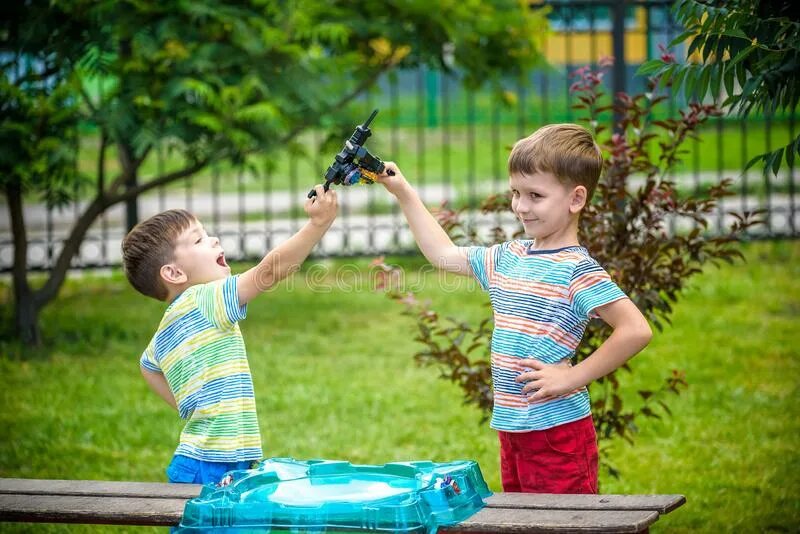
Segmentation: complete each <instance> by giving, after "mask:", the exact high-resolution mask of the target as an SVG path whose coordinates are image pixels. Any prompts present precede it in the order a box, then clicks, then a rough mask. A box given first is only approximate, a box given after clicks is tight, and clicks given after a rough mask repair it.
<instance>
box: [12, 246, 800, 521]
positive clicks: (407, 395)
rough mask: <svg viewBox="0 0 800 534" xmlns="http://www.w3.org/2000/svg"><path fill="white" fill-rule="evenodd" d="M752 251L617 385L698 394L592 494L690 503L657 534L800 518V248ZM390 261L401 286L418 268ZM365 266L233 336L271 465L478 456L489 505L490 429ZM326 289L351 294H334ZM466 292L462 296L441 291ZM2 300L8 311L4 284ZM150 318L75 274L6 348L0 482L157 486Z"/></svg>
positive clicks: (157, 412)
mask: <svg viewBox="0 0 800 534" xmlns="http://www.w3.org/2000/svg"><path fill="white" fill-rule="evenodd" d="M745 250H746V255H747V258H748V261H747V263H746V264H740V265H736V266H733V267H731V266H724V267H723V268H721V269H716V268H713V267H709V268H708V269H707V271H706V272H705V273H704V274H703V275H702V276H699V277H697V278H695V279H694V280H692V282H691V288H690V289H689V290H688V291H686V293H685V295H684V297H683V298H682V300H681V301H680V303H679V304H678V305H677V307H676V311H675V314H674V316H673V319H674V324H673V326H672V327H670V328H669V329H667V330H666V331H665V332H663V333H659V334H657V335H656V337H655V339H654V341H653V342H652V343H651V345H650V346H649V347H648V348H647V349H646V350H645V352H643V353H642V354H641V355H639V356H637V357H636V358H635V359H634V360H633V362H632V367H633V369H634V371H635V373H634V374H633V375H630V376H628V375H625V376H623V377H622V379H623V380H625V391H626V394H627V395H628V396H629V397H630V398H631V399H632V398H634V397H635V396H636V393H635V392H636V390H637V389H638V388H642V387H646V388H653V387H657V386H658V384H659V383H660V381H661V379H662V377H664V376H665V375H666V374H667V373H668V372H669V370H670V369H673V368H678V369H684V370H685V371H686V376H687V380H688V382H689V384H690V387H689V389H688V390H687V392H685V393H684V394H682V395H681V396H679V397H675V398H672V399H670V407H671V409H672V410H673V412H674V415H673V416H672V417H670V418H667V419H664V420H660V421H657V420H645V421H640V422H639V423H640V427H641V432H640V433H639V434H638V436H637V438H636V444H635V446H629V445H626V444H624V443H621V442H617V443H614V444H613V446H612V447H611V449H610V451H609V459H610V460H611V461H612V462H613V464H614V465H615V466H616V467H617V468H619V469H620V470H621V471H622V477H621V478H620V479H619V480H615V479H613V478H610V477H609V476H608V475H607V474H605V473H601V490H602V491H603V492H604V493H683V494H685V495H686V496H687V499H688V503H687V504H686V505H685V506H684V507H682V508H680V509H678V510H677V511H675V512H673V513H672V514H670V515H669V516H666V517H664V518H662V519H661V520H659V521H658V522H657V523H656V524H655V525H654V528H653V531H654V532H675V531H677V532H689V531H695V530H701V531H706V532H718V531H726V530H727V531H737V532H738V531H742V532H752V531H764V530H772V531H789V530H793V529H794V528H795V526H796V525H797V524H798V521H800V484H798V482H800V480H798V479H799V478H800V475H799V474H800V452H798V449H797V447H796V441H797V437H798V435H800V417H798V416H800V409H798V407H797V399H798V384H800V349H798V347H797V344H798V341H800V334H799V333H798V327H797V325H798V318H800V289H798V285H797V279H798V278H799V277H800V242H797V241H795V242H777V243H768V242H764V243H754V244H749V245H747V246H746V247H745ZM399 261H402V262H403V264H404V265H405V266H406V267H407V270H408V271H409V272H418V268H419V267H420V266H421V265H422V263H421V262H420V261H419V260H418V259H413V258H411V259H404V260H398V262H399ZM367 264H368V260H353V261H350V262H347V263H345V260H341V261H336V262H321V263H315V264H313V265H312V266H310V267H308V268H306V269H305V270H304V271H303V272H301V273H300V274H298V275H296V276H295V277H294V279H293V280H292V283H291V284H289V283H287V284H284V285H282V286H281V287H280V288H278V289H276V290H274V291H271V292H269V293H268V294H266V295H264V296H262V297H260V298H259V299H257V300H256V301H254V302H253V303H252V304H251V305H250V309H249V313H248V317H247V319H246V320H245V321H244V322H243V323H242V330H243V332H244V336H245V340H246V343H247V347H248V353H249V358H250V362H251V367H252V371H253V377H254V382H255V388H256V396H257V399H258V410H259V417H260V424H261V429H262V433H263V438H264V451H265V454H266V455H267V456H294V457H296V458H311V457H317V458H320V457H321V458H343V459H348V460H351V461H353V462H368V463H380V462H386V461H390V460H399V459H423V458H430V459H433V460H451V459H456V458H471V459H475V460H478V461H479V462H480V465H481V467H482V469H483V471H484V474H485V475H486V477H487V480H488V482H489V484H490V486H491V487H492V489H494V490H499V489H500V486H499V474H498V459H497V455H498V450H497V438H496V435H495V433H494V432H493V431H491V430H490V429H489V428H488V426H486V425H481V424H479V420H480V414H479V413H477V411H476V410H474V409H473V408H471V407H467V406H463V405H462V403H461V397H460V393H459V391H458V390H457V389H456V388H455V387H453V386H451V385H450V384H448V383H445V382H443V381H442V380H439V379H437V378H436V375H437V373H436V372H435V370H433V369H422V368H418V367H416V366H415V365H414V363H413V360H412V354H413V353H414V352H415V351H416V350H418V349H419V347H418V346H417V344H416V343H415V342H414V341H413V337H414V324H413V322H412V320H411V319H410V318H408V317H406V316H403V315H401V313H400V311H401V309H400V307H399V305H397V304H395V303H393V302H391V301H389V300H388V299H386V297H384V296H383V295H381V294H378V293H374V292H371V291H369V290H368V289H367V286H368V285H369V284H367V283H366V282H365V281H364V280H363V279H362V280H361V282H359V283H356V282H358V280H359V277H358V273H360V272H362V271H363V270H364V269H365V268H366V266H367ZM345 265H352V267H347V268H342V267H343V266H345ZM337 278H338V280H339V285H340V286H341V285H342V284H344V285H346V286H349V287H350V290H344V289H336V285H337V284H336V283H335V282H336V280H337ZM414 280H415V277H413V276H412V277H411V278H410V279H409V281H414ZM458 280H460V281H462V282H463V283H462V285H461V288H460V289H459V290H453V287H450V289H449V290H444V289H443V286H444V284H443V282H447V283H448V284H450V285H451V286H452V283H453V282H454V281H458ZM310 281H313V282H314V283H313V287H309V282H310ZM418 281H420V282H423V283H424V284H423V285H424V287H423V289H422V291H421V294H422V297H423V298H425V297H427V298H431V299H433V301H434V302H435V305H436V308H437V310H439V311H441V312H442V313H443V314H445V315H451V314H452V315H457V316H459V317H461V318H466V319H472V320H477V319H479V318H481V317H482V316H483V315H484V314H485V313H486V309H485V308H484V307H483V304H484V303H485V302H486V297H485V295H484V294H483V293H481V292H479V291H477V289H476V286H475V284H472V283H467V282H468V281H467V280H466V279H453V278H445V279H443V280H442V279H439V278H438V276H437V275H435V274H426V275H424V276H422V277H421V278H419V280H418ZM359 284H360V285H359ZM0 303H2V305H3V308H2V309H3V310H5V312H6V314H7V313H8V309H9V306H10V304H9V288H8V285H7V283H4V284H3V285H0ZM161 310H162V305H161V304H159V303H158V302H155V301H149V300H146V299H145V298H143V297H139V296H137V295H135V294H134V292H133V291H132V290H131V289H129V288H128V287H127V285H126V284H125V283H124V280H123V279H122V278H121V276H120V275H119V273H114V274H112V275H111V276H109V277H100V276H91V275H90V276H83V277H80V278H73V279H71V280H70V281H69V282H68V283H67V285H66V287H65V288H64V290H63V291H62V293H61V296H60V298H59V299H58V301H57V302H55V303H54V304H53V305H52V306H50V307H48V308H47V309H46V311H45V313H44V316H43V320H42V325H43V327H44V329H45V332H46V335H47V345H46V348H44V349H41V350H38V351H28V350H24V349H22V348H20V347H19V346H18V345H16V344H15V343H13V342H10V341H8V340H7V339H6V340H3V341H0V354H1V356H0V375H2V376H3V382H2V383H3V387H2V388H1V389H0V403H2V406H3V410H2V412H1V413H0V428H1V429H2V430H0V476H4V477H39V478H71V479H116V480H139V481H159V480H161V481H163V480H165V476H164V473H163V469H164V466H165V465H166V464H167V462H168V461H169V458H170V456H171V452H172V450H173V449H174V447H175V444H176V439H177V435H178V433H179V430H180V421H179V420H178V418H177V417H176V416H175V415H174V414H173V413H171V412H170V410H169V409H168V408H167V407H166V405H165V404H164V403H163V402H162V401H160V400H159V399H158V398H156V396H155V395H154V394H152V393H150V392H149V391H148V389H147V387H146V385H145V384H144V382H143V381H142V380H141V378H140V376H139V371H138V364H137V360H138V355H139V354H140V352H141V350H142V348H143V347H144V346H145V345H146V343H147V342H148V340H149V338H150V336H151V335H152V332H153V329H154V328H155V326H156V324H157V323H158V320H159V318H160V312H161ZM4 323H5V324H6V325H8V320H7V319H6V320H4ZM6 328H8V327H7V326H6ZM40 528H42V529H44V527H40ZM29 529H30V526H29V525H12V524H3V527H2V530H3V531H7V530H8V531H15V532H23V531H27V530H29ZM48 530H49V531H53V532H67V531H69V532H99V531H105V530H108V531H112V529H110V528H109V527H90V526H66V525H60V526H51V527H48ZM119 530H120V529H113V531H114V532H117V531H119ZM123 530H124V529H123ZM128 531H129V532H146V531H147V530H145V529H141V528H130V529H128ZM154 531H155V529H154Z"/></svg>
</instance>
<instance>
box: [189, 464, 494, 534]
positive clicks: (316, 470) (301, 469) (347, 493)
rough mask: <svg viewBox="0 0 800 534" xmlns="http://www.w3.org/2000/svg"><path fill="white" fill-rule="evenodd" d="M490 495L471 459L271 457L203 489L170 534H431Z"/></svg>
mask: <svg viewBox="0 0 800 534" xmlns="http://www.w3.org/2000/svg"><path fill="white" fill-rule="evenodd" d="M489 495H491V492H490V491H489V488H488V487H487V486H486V482H485V481H484V479H483V474H482V473H481V470H480V467H479V466H478V464H477V463H476V462H473V461H458V462H449V463H433V462H397V463H389V464H385V465H353V464H351V463H350V462H343V461H330V460H308V461H298V460H294V459H292V458H272V459H269V460H265V461H264V462H262V463H261V464H260V465H259V467H258V468H256V469H249V470H244V471H231V472H229V473H228V474H227V475H226V476H225V477H224V478H223V480H222V481H221V482H220V484H216V485H215V484H208V485H206V486H204V487H203V490H202V492H201V493H200V496H199V497H196V498H194V499H192V500H190V501H189V502H187V503H186V508H185V509H184V512H183V518H182V520H181V524H180V527H179V528H178V529H177V532H180V533H181V534H199V533H201V532H202V533H207V532H224V533H237V534H240V533H249V532H271V531H282V532H286V531H289V532H330V531H336V532H342V531H354V532H355V531H358V532H362V531H368V532H369V531H371V532H402V533H406V532H409V533H410V532H414V533H417V532H419V533H423V532H425V533H431V534H432V533H435V532H436V530H437V529H438V528H439V527H440V526H443V525H454V524H456V523H458V522H460V521H463V520H465V519H467V518H468V517H470V516H471V515H472V514H474V513H475V512H477V511H478V510H480V509H481V508H483V506H484V502H483V499H484V498H485V497H488V496H489Z"/></svg>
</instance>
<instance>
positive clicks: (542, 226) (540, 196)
mask: <svg viewBox="0 0 800 534" xmlns="http://www.w3.org/2000/svg"><path fill="white" fill-rule="evenodd" d="M508 184H509V187H510V188H511V211H513V212H514V215H516V216H517V218H518V219H519V220H520V222H522V226H523V227H524V228H525V234H526V235H527V236H528V237H531V238H533V239H536V240H537V241H539V242H548V241H549V240H550V239H552V240H554V241H555V242H557V241H558V240H559V239H560V238H561V237H563V236H562V233H563V232H565V231H567V230H568V229H569V228H570V225H571V224H572V221H573V219H574V217H575V215H576V214H577V213H579V212H580V210H581V209H582V208H583V206H584V204H585V199H586V189H585V188H584V187H583V186H568V185H566V184H562V183H561V182H559V180H558V178H556V177H555V176H554V175H553V174H552V173H549V172H536V173H533V174H519V175H517V174H514V175H512V176H511V177H510V178H509V180H508Z"/></svg>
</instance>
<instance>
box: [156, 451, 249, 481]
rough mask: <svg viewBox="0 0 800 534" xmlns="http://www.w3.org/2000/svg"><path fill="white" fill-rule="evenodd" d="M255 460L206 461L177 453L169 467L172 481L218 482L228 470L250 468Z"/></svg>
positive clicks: (168, 473) (168, 475)
mask: <svg viewBox="0 0 800 534" xmlns="http://www.w3.org/2000/svg"><path fill="white" fill-rule="evenodd" d="M252 463H253V460H246V461H244V462H206V461H203V460H195V459H194V458H189V457H188V456H183V455H180V454H176V455H175V456H173V457H172V461H171V462H170V463H169V466H168V467H167V478H168V479H169V481H170V482H177V483H180V484H208V483H209V482H213V483H215V484H216V483H218V482H219V481H220V480H222V477H223V476H225V473H227V472H228V471H236V470H240V469H250V467H251V465H252Z"/></svg>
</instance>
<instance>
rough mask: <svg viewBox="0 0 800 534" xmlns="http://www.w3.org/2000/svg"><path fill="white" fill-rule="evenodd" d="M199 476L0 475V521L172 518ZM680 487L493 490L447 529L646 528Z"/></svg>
mask: <svg viewBox="0 0 800 534" xmlns="http://www.w3.org/2000/svg"><path fill="white" fill-rule="evenodd" d="M200 488H201V486H199V485H195V484H165V483H158V482H154V483H153V482H111V481H99V480H37V479H22V478H0V521H17V522H34V523H91V524H107V525H152V526H174V525H177V524H178V523H179V522H180V519H181V516H182V515H183V508H184V505H185V504H186V501H187V500H188V499H191V498H193V497H196V496H197V495H199V493H200ZM685 502H686V499H685V498H684V496H683V495H546V494H542V495H534V494H529V493H496V494H494V495H492V496H491V497H489V498H488V499H487V506H486V508H484V509H482V510H481V511H479V512H478V513H476V514H475V515H473V516H472V517H470V518H469V519H468V520H466V521H464V522H462V523H459V524H458V525H456V526H454V527H450V528H445V529H441V531H442V532H471V533H476V532H486V533H488V532H495V533H538V532H647V530H648V528H649V527H650V525H652V524H653V523H655V522H656V521H657V520H658V518H659V516H660V515H662V514H667V513H669V512H671V511H672V510H674V509H675V508H678V507H679V506H681V505H682V504H683V503H685Z"/></svg>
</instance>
